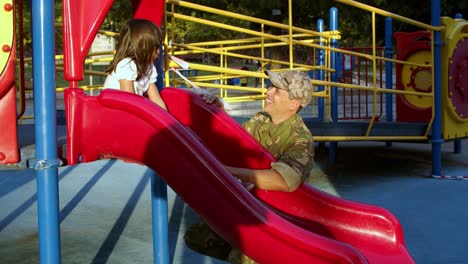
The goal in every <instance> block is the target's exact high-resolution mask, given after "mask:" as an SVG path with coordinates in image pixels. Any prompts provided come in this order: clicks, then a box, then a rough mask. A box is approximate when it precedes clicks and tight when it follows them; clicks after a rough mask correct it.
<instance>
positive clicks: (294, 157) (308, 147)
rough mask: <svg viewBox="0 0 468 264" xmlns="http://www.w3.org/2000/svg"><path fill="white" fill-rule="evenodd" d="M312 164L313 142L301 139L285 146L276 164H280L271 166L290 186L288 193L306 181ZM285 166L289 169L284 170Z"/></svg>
mask: <svg viewBox="0 0 468 264" xmlns="http://www.w3.org/2000/svg"><path fill="white" fill-rule="evenodd" d="M313 162H314V144H313V141H312V139H309V138H304V137H301V138H298V139H297V140H295V141H294V142H291V144H289V145H288V146H287V148H286V150H285V151H284V154H283V155H282V156H281V157H280V158H279V160H278V162H276V163H281V164H272V167H273V168H275V169H277V171H278V172H279V173H280V174H281V175H282V176H283V178H284V179H285V181H286V183H288V185H289V186H290V191H293V190H291V189H292V188H293V187H294V189H295V188H297V187H298V186H299V185H300V184H301V183H303V182H304V181H305V180H306V179H307V177H308V176H309V174H310V171H311V170H312V166H313ZM285 166H287V167H289V168H285ZM289 182H291V184H289Z"/></svg>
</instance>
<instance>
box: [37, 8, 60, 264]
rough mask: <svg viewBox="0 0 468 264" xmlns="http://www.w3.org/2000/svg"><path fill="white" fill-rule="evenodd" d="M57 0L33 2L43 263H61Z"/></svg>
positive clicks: (38, 202) (38, 183)
mask: <svg viewBox="0 0 468 264" xmlns="http://www.w3.org/2000/svg"><path fill="white" fill-rule="evenodd" d="M54 6H55V5H54V1H53V0H33V1H32V3H31V10H32V37H33V41H32V44H33V54H32V58H33V64H34V67H33V78H34V113H35V135H36V161H35V163H34V168H35V169H36V170H37V172H36V176H37V209H38V225H39V259H40V263H47V264H55V263H60V258H61V257H60V226H59V199H58V169H57V167H58V166H59V164H60V162H59V161H58V159H57V136H56V115H57V114H56V105H55V99H56V94H55V41H54V40H55V37H54V36H55V27H54V25H55V14H54Z"/></svg>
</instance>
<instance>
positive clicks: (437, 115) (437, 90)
mask: <svg viewBox="0 0 468 264" xmlns="http://www.w3.org/2000/svg"><path fill="white" fill-rule="evenodd" d="M431 23H432V25H433V26H440V0H431ZM440 35H441V34H440V31H435V32H434V77H435V78H434V123H433V124H432V139H431V141H432V175H441V171H442V142H443V139H442V81H441V48H440V46H441V45H442V42H441V39H440Z"/></svg>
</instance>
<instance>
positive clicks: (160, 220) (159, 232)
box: [151, 172, 169, 264]
mask: <svg viewBox="0 0 468 264" xmlns="http://www.w3.org/2000/svg"><path fill="white" fill-rule="evenodd" d="M151 205H152V216H153V219H152V221H153V254H154V263H155V264H156V263H158V264H169V241H168V221H167V185H166V183H165V182H164V181H163V180H162V179H161V177H159V175H158V174H157V173H156V172H154V173H152V175H151Z"/></svg>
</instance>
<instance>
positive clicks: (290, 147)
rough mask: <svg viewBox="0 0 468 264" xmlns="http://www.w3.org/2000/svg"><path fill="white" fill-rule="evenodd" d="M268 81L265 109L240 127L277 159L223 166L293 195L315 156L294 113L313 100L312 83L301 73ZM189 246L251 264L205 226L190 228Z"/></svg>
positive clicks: (309, 137)
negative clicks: (261, 165) (256, 165)
mask: <svg viewBox="0 0 468 264" xmlns="http://www.w3.org/2000/svg"><path fill="white" fill-rule="evenodd" d="M265 73H266V74H267V75H268V77H269V78H270V81H271V87H270V88H269V89H268V91H267V93H266V100H265V107H264V109H263V110H264V111H263V112H260V113H258V114H256V115H255V116H254V117H252V118H251V119H250V120H249V121H247V122H245V123H244V124H243V127H244V128H245V129H246V130H247V132H249V133H250V134H251V135H252V136H253V137H254V138H255V139H256V140H257V141H258V142H259V143H260V144H261V145H262V146H264V147H265V148H266V149H267V150H268V151H269V152H270V153H271V154H273V156H274V157H275V158H276V160H277V161H276V162H272V163H271V168H270V169H264V170H258V169H248V168H236V167H229V166H225V167H226V169H227V170H228V171H229V172H231V174H232V175H233V176H235V177H237V178H239V179H240V180H242V181H243V182H246V183H252V184H253V185H254V186H255V187H256V188H259V189H264V190H275V191H285V192H292V191H295V190H296V189H297V188H298V187H299V186H300V185H301V184H302V183H303V182H304V181H305V180H306V178H307V177H308V175H309V173H310V171H311V169H312V166H313V157H314V144H313V140H312V134H311V133H310V131H309V129H308V128H307V127H306V125H305V124H304V122H303V120H302V118H301V116H300V115H299V114H298V113H299V111H301V109H302V108H303V107H305V106H306V105H307V104H308V103H309V102H310V100H311V98H312V92H313V85H312V83H311V80H310V79H309V77H308V76H307V75H306V74H305V73H303V72H299V71H294V70H289V71H284V72H278V73H277V72H272V71H266V72H265ZM185 241H186V243H187V245H188V246H189V247H190V248H191V249H193V250H195V251H197V252H199V253H202V254H205V255H209V256H212V257H215V258H219V259H222V260H228V261H229V262H231V263H243V264H247V263H255V262H254V261H253V260H252V259H250V258H248V257H247V256H245V255H243V254H242V253H241V252H240V251H239V250H238V249H232V250H231V247H230V245H229V244H228V243H227V242H226V241H224V239H222V238H221V237H220V236H218V235H217V234H216V233H215V232H214V231H212V230H211V228H210V227H209V226H208V225H207V224H206V223H204V222H199V223H196V224H194V225H193V226H191V227H190V228H189V230H188V231H187V233H186V234H185Z"/></svg>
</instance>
